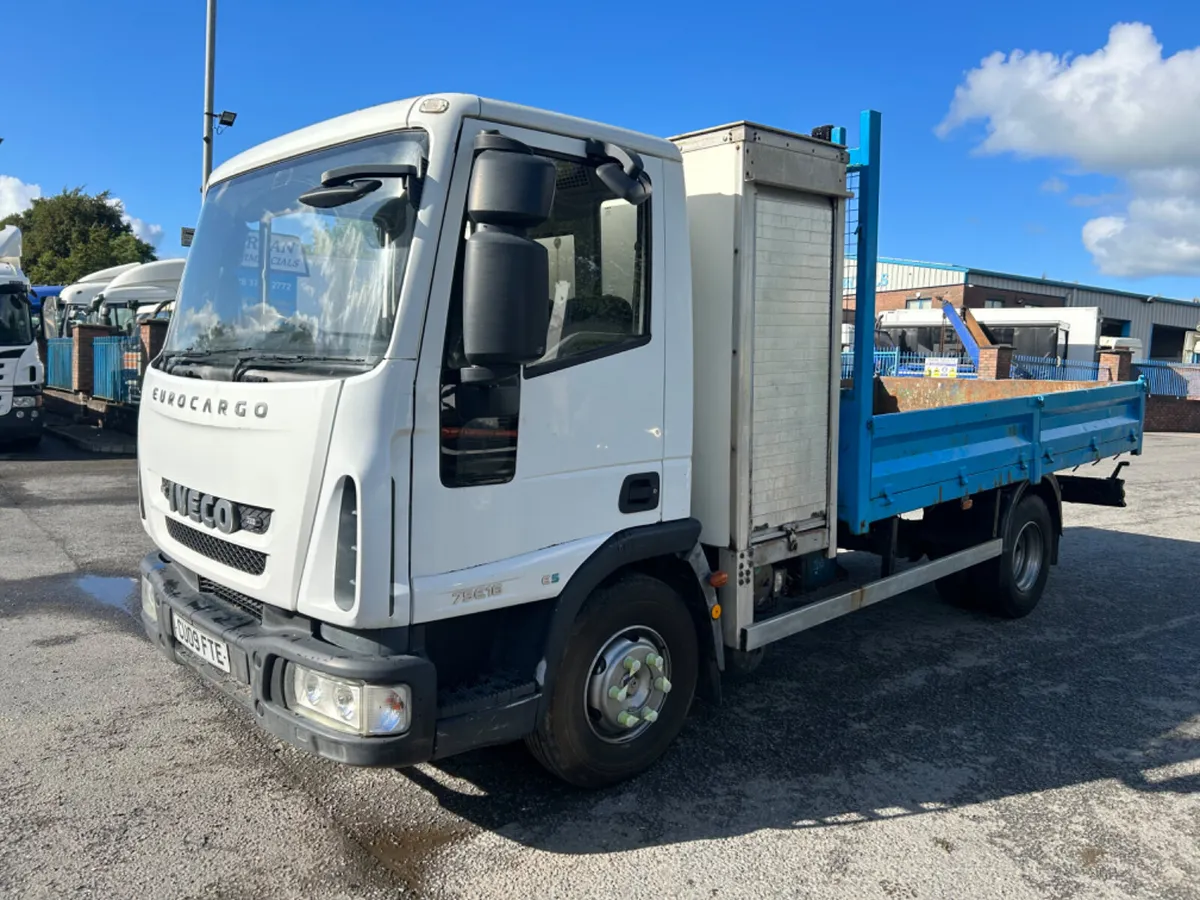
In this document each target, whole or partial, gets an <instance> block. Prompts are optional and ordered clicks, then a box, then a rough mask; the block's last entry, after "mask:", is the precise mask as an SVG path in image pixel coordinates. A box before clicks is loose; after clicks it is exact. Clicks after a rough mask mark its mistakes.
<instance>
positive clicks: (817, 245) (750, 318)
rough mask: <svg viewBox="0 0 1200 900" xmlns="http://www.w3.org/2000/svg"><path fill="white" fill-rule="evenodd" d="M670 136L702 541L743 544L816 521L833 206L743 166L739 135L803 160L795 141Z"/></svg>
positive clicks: (763, 132)
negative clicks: (684, 270)
mask: <svg viewBox="0 0 1200 900" xmlns="http://www.w3.org/2000/svg"><path fill="white" fill-rule="evenodd" d="M677 140H678V141H679V144H680V147H681V149H682V150H683V161H684V172H685V175H686V185H687V212H688V223H689V226H690V233H691V261H692V302H693V307H694V316H695V319H694V334H695V358H694V366H693V379H694V385H695V400H694V404H693V408H694V428H695V440H694V451H693V466H694V472H695V477H694V479H693V482H692V512H693V515H695V516H696V517H697V518H699V519H700V521H701V523H702V525H703V531H702V532H701V541H703V542H704V543H707V544H711V545H714V546H717V547H734V548H739V549H744V548H748V547H749V545H750V543H751V541H752V540H757V539H758V538H759V537H760V536H761V535H763V534H764V533H774V532H776V531H778V529H779V528H780V527H782V526H796V525H800V526H802V527H814V528H822V529H827V523H826V521H825V519H824V516H825V513H826V511H827V509H828V507H829V500H828V498H829V492H830V479H829V471H830V470H829V453H828V446H829V441H830V439H831V427H833V426H835V422H834V420H833V416H832V414H831V413H832V409H831V408H832V401H831V399H830V390H829V385H830V365H831V362H830V361H831V348H832V345H833V340H834V339H833V327H832V324H831V323H832V319H831V315H832V309H833V307H834V305H835V304H840V300H841V297H840V290H838V289H837V285H836V283H835V282H836V281H837V280H838V275H837V269H838V267H839V266H840V260H837V261H836V265H835V260H834V258H833V254H834V247H835V240H834V234H833V229H834V204H833V202H832V200H831V198H830V197H828V196H818V195H816V194H812V193H807V192H805V191H804V190H803V188H802V187H799V188H798V189H797V188H788V189H783V188H779V187H767V186H761V185H758V184H756V183H755V181H754V179H755V178H756V177H757V173H755V172H753V171H751V170H750V169H749V168H747V164H746V161H745V157H746V154H747V152H748V149H749V145H748V144H746V143H745V141H753V142H755V143H757V142H758V141H759V140H762V141H763V142H765V143H767V144H769V145H771V146H773V147H774V148H775V149H776V150H781V151H783V152H784V153H794V154H796V155H797V156H801V155H802V154H804V153H806V152H807V151H808V150H809V149H810V148H809V147H808V145H806V144H805V140H806V139H804V138H797V137H796V136H794V135H783V134H781V133H777V132H772V131H771V130H770V129H765V128H761V127H760V126H745V127H744V128H742V126H727V127H725V128H720V129H712V130H711V131H709V132H697V133H695V134H692V135H688V136H686V137H683V138H679V139H677ZM826 146H827V145H826ZM797 168H798V169H799V168H800V167H797ZM793 177H802V176H793ZM823 540H825V541H826V542H827V540H828V539H827V538H825V539H823ZM822 546H823V545H822Z"/></svg>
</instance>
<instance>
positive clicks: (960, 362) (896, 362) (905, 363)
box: [842, 349, 978, 379]
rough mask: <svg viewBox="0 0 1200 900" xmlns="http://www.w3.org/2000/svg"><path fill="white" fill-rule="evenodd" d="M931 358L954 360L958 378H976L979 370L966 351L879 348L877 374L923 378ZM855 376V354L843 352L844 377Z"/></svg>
mask: <svg viewBox="0 0 1200 900" xmlns="http://www.w3.org/2000/svg"><path fill="white" fill-rule="evenodd" d="M930 359H938V360H954V361H955V362H956V363H957V369H956V372H955V376H956V377H958V378H975V377H977V375H978V370H977V369H976V367H975V363H974V362H972V361H971V358H970V357H969V356H967V355H966V354H965V353H958V354H956V353H947V354H944V355H942V354H933V355H926V354H921V353H902V352H901V351H899V350H888V349H877V350H876V351H875V374H876V375H886V376H900V377H909V378H921V377H923V376H924V375H925V363H926V361H927V360H930ZM853 376H854V354H853V353H843V354H842V378H843V379H849V378H852V377H853Z"/></svg>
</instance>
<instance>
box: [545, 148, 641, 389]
mask: <svg viewBox="0 0 1200 900" xmlns="http://www.w3.org/2000/svg"><path fill="white" fill-rule="evenodd" d="M555 165H556V167H557V169H558V178H557V183H556V187H555V193H554V206H553V208H552V210H551V212H550V218H549V219H547V220H546V222H545V223H543V224H542V225H541V226H539V227H538V228H536V229H534V230H533V231H532V232H531V233H530V237H532V238H533V239H534V240H536V241H538V243H540V244H542V246H544V247H545V248H546V252H547V253H548V254H549V256H550V284H549V285H548V290H549V300H550V328H549V331H548V333H547V335H546V354H545V355H544V356H543V357H542V358H541V359H540V360H538V361H537V362H536V363H533V364H532V365H530V366H527V367H526V369H525V375H526V377H527V378H533V377H536V376H537V375H540V374H543V373H545V372H548V371H554V370H555V369H560V368H563V367H564V366H565V365H568V364H572V363H577V362H585V361H587V360H589V359H595V358H597V357H600V356H608V355H609V354H611V353H618V352H621V351H622V350H627V349H630V348H632V347H638V346H641V345H643V344H645V343H646V342H648V341H649V339H650V304H649V296H648V291H647V287H648V285H649V265H648V261H649V258H650V255H649V249H650V248H649V234H650V222H649V219H650V204H649V203H643V204H641V205H639V206H633V205H632V204H630V203H627V202H625V201H624V200H622V199H620V198H619V197H617V196H615V195H614V194H613V193H612V191H610V190H609V189H608V188H607V187H606V186H605V185H604V183H603V182H602V181H600V179H599V178H598V177H597V176H596V169H595V167H594V166H591V165H588V164H587V163H584V162H578V161H575V160H556V161H555Z"/></svg>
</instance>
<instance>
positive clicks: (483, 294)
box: [463, 132, 556, 371]
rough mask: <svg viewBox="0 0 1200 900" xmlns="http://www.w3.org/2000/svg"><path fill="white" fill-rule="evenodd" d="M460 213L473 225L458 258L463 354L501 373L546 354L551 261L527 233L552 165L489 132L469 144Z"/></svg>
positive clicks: (549, 187) (545, 207)
mask: <svg viewBox="0 0 1200 900" xmlns="http://www.w3.org/2000/svg"><path fill="white" fill-rule="evenodd" d="M475 154H476V156H475V164H474V166H473V168H472V170H471V184H470V186H469V189H468V193H467V215H468V217H470V219H471V222H472V223H473V224H474V225H475V226H476V227H475V231H474V233H473V234H472V235H471V236H470V237H469V238H468V239H467V244H466V249H465V255H464V258H463V352H464V354H465V355H466V357H467V361H468V362H470V363H471V365H473V366H482V367H484V368H488V369H492V370H493V371H495V370H500V371H503V370H505V369H512V368H515V367H517V366H520V365H523V364H525V363H530V362H533V361H534V360H536V359H538V358H540V357H541V356H542V354H544V353H545V352H546V331H547V328H548V327H549V324H550V296H549V292H550V258H549V255H548V254H547V252H546V248H545V247H543V246H542V245H541V244H539V243H538V242H537V241H534V240H531V239H530V238H529V237H528V236H527V232H528V230H529V229H530V228H533V227H535V226H537V225H540V224H541V223H542V222H545V221H546V219H547V218H549V216H550V209H551V207H552V206H553V204H554V186H555V179H556V170H555V167H554V163H553V162H551V161H550V160H549V159H546V158H545V157H541V156H534V155H533V152H532V151H531V150H530V149H529V147H527V146H525V145H524V144H522V143H521V142H520V141H516V140H513V139H512V138H507V137H504V136H502V135H499V134H496V133H494V132H484V133H483V134H480V135H479V136H478V137H477V138H476V139H475Z"/></svg>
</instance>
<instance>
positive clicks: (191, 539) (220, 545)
mask: <svg viewBox="0 0 1200 900" xmlns="http://www.w3.org/2000/svg"><path fill="white" fill-rule="evenodd" d="M167 534H169V535H170V536H171V540H173V541H177V542H178V543H180V544H183V546H185V547H187V548H188V549H189V550H191V551H192V552H193V553H199V554H200V555H201V556H207V557H208V558H209V559H211V560H213V561H214V562H219V563H220V564H221V565H223V566H228V567H229V568H231V569H237V570H238V571H239V572H245V573H246V574H248V575H261V574H262V573H263V572H265V571H266V568H267V554H265V553H262V552H260V551H258V550H251V549H249V548H248V547H239V546H238V545H237V544H231V543H230V542H229V541H223V540H221V539H220V538H216V537H213V536H212V535H211V534H205V533H204V532H202V531H197V530H196V529H195V528H189V527H188V526H187V525H184V524H183V523H182V522H178V521H176V520H175V519H170V518H169V519H167Z"/></svg>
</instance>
